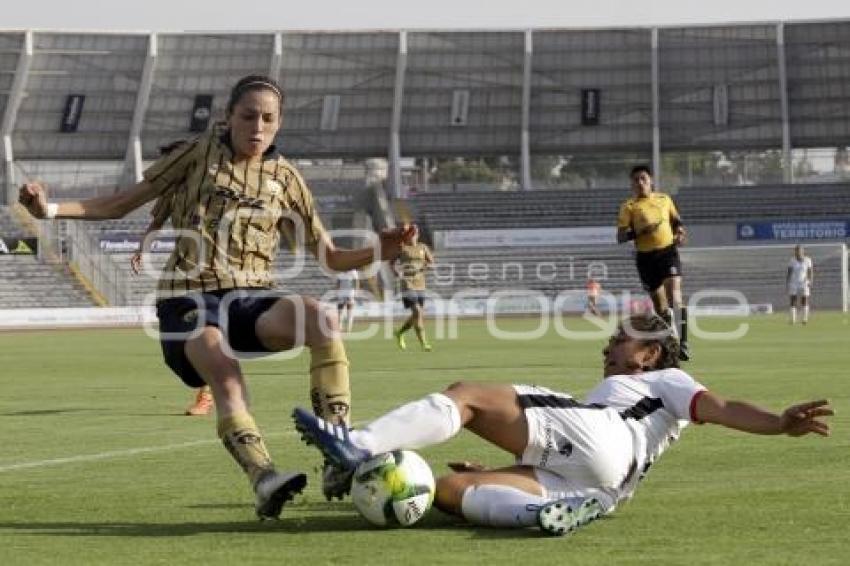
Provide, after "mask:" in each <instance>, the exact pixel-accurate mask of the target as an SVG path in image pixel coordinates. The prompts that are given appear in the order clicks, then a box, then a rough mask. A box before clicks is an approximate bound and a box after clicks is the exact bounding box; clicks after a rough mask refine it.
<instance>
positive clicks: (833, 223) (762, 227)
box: [738, 220, 850, 240]
mask: <svg viewBox="0 0 850 566" xmlns="http://www.w3.org/2000/svg"><path fill="white" fill-rule="evenodd" d="M848 234H850V221H848V220H815V221H791V222H739V223H738V239H739V240H842V239H845V238H847V235H848Z"/></svg>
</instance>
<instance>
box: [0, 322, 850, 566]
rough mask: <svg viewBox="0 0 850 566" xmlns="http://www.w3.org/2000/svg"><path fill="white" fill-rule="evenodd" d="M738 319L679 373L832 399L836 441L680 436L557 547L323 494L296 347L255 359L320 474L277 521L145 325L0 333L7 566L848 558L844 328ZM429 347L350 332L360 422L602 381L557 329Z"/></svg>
mask: <svg viewBox="0 0 850 566" xmlns="http://www.w3.org/2000/svg"><path fill="white" fill-rule="evenodd" d="M740 322H741V321H740V320H730V319H715V320H708V321H705V322H704V326H706V328H709V329H711V330H721V329H731V328H732V327H734V326H735V325H737V324H739V323H740ZM748 322H749V324H750V325H751V327H750V330H749V332H748V334H747V335H746V336H745V337H744V338H742V339H740V340H735V341H727V342H723V341H704V340H702V341H701V340H695V341H694V344H693V351H694V354H695V361H694V362H692V363H691V364H689V365H688V366H687V368H686V369H688V370H689V371H690V372H691V373H692V374H693V375H694V376H695V377H696V378H697V379H699V380H701V381H702V382H703V383H705V384H706V385H707V386H709V387H710V388H711V389H712V390H714V391H715V392H717V393H719V394H721V395H725V396H728V397H739V398H746V399H748V400H752V401H755V402H757V403H759V404H763V405H765V406H767V407H770V408H773V409H780V408H782V407H784V406H785V405H786V404H789V403H792V402H796V401H802V400H808V399H811V398H819V397H827V398H829V399H830V400H831V401H832V403H833V406H834V408H835V410H836V412H837V415H836V417H834V418H833V419H832V424H833V435H832V437H831V438H829V439H823V438H819V437H806V438H802V439H791V438H785V437H782V438H775V437H756V436H749V435H745V434H743V433H736V432H734V431H728V430H723V429H720V428H718V427H711V426H702V427H701V426H693V427H690V428H689V429H688V430H686V431H685V434H684V435H683V438H682V440H681V441H680V442H679V443H677V445H675V446H673V447H672V448H671V449H670V450H669V451H668V452H667V454H665V456H664V457H663V458H662V459H661V460H660V462H659V463H658V464H656V465H655V466H654V467H653V470H652V472H651V474H650V475H649V476H648V478H647V479H646V480H645V481H644V482H643V484H642V486H641V487H640V488H639V490H638V492H637V495H636V497H635V498H634V499H633V500H632V502H630V503H628V504H626V505H624V506H623V507H621V508H620V509H619V510H618V511H617V513H616V514H614V515H613V516H612V517H609V518H606V519H604V520H601V521H598V522H596V523H593V524H592V525H589V526H588V527H587V528H585V529H582V530H579V531H578V532H576V533H574V534H573V535H571V536H569V537H566V538H562V539H553V538H544V537H541V536H539V534H538V533H537V532H536V531H535V530H527V531H499V530H487V529H476V528H470V527H468V526H464V525H463V524H461V523H459V522H458V521H456V520H454V519H452V518H450V517H446V516H444V515H441V514H440V513H439V512H437V511H432V512H431V513H430V514H429V516H428V517H427V518H426V519H425V521H424V522H423V524H420V525H417V526H416V527H414V528H411V529H407V530H380V529H376V528H373V527H371V526H369V525H368V524H366V523H365V521H363V520H362V519H361V518H360V517H359V516H358V515H357V514H356V513H355V511H354V510H353V508H352V507H351V506H350V504H348V503H339V502H334V503H327V502H325V501H324V500H323V499H322V497H321V495H320V492H319V478H318V474H317V466H318V463H319V457H318V453H317V452H315V451H314V450H313V449H311V448H308V447H305V446H303V445H302V444H301V443H300V442H299V440H298V438H297V437H296V436H295V434H294V433H293V428H292V426H291V423H290V420H289V414H290V412H291V410H292V408H293V407H294V406H295V405H306V404H307V380H306V377H305V375H306V364H307V360H306V356H301V357H299V358H297V359H295V360H292V361H287V362H252V363H250V364H248V365H247V366H246V373H247V374H248V379H249V382H250V387H251V390H252V394H253V403H254V412H255V416H256V419H257V422H258V424H259V425H260V427H261V428H262V430H263V431H264V432H265V434H266V436H267V441H268V444H269V446H270V449H271V451H272V454H273V455H274V457H275V460H276V462H277V464H278V466H279V467H281V468H287V467H289V468H297V469H302V470H309V472H310V481H311V483H310V485H309V486H308V488H307V490H306V491H305V493H304V495H303V496H301V497H299V498H298V499H297V500H296V501H295V502H294V503H293V504H291V505H290V506H288V507H287V508H285V509H284V514H283V516H282V518H281V520H280V521H278V522H268V523H259V522H257V521H256V520H255V519H254V517H253V505H252V499H253V498H252V494H251V492H250V490H249V486H248V485H247V482H246V481H245V479H244V478H243V476H242V474H241V472H240V471H239V470H238V469H237V467H236V465H235V464H234V463H233V462H232V461H231V460H230V459H229V457H228V456H227V454H226V453H225V451H224V450H223V449H222V447H221V446H220V444H219V443H218V441H217V439H216V437H215V432H214V419H213V418H212V417H200V418H188V417H183V416H181V412H182V409H183V408H184V406H185V405H186V404H187V402H188V401H189V397H190V393H189V390H188V389H186V388H184V387H183V386H182V385H181V384H180V383H179V381H177V380H176V379H175V378H174V377H172V375H171V374H170V373H169V371H168V370H167V368H166V367H165V366H164V365H163V364H162V362H161V360H160V354H159V347H158V345H157V343H156V342H153V341H152V340H150V339H149V338H147V337H146V336H144V334H143V333H142V332H141V331H139V330H92V331H69V332H30V333H19V334H0V385H2V394H0V446H2V448H3V449H2V451H0V564H2V565H19V564H20V565H36V564H51V565H55V564H62V565H66V564H86V565H88V564H133V565H142V564H190V563H198V564H200V563H203V564H272V563H278V564H310V565H312V564H369V565H371V564H395V565H397V564H452V565H459V564H516V563H519V562H520V561H526V562H528V563H531V564H535V565H537V564H570V565H573V564H608V563H618V564H653V565H654V564H659V563H669V564H724V565H733V564H742V563H749V564H803V563H811V564H846V563H847V558H846V553H847V550H848V548H849V547H850V543H848V538H847V535H848V527H850V487H848V485H850V435H848V429H850V416H848V415H850V386H848V379H850V375H848V372H847V368H848V362H850V352H848V350H850V340H848V333H850V325H848V317H847V316H846V315H842V314H840V313H816V314H815V315H814V318H813V322H812V324H810V325H809V326H808V327H805V328H803V327H800V326H797V327H793V328H792V327H789V326H788V325H787V324H786V322H785V319H784V318H783V317H782V316H779V315H777V316H773V317H764V318H753V319H750V320H749V321H748ZM499 324H500V326H501V327H502V328H503V329H508V330H513V331H516V330H521V329H524V328H526V329H527V328H530V327H531V326H533V325H532V323H531V322H529V321H525V320H504V321H502V320H500V321H499ZM570 324H571V325H573V326H576V325H579V324H580V321H578V320H572V321H570ZM435 346H436V349H435V351H434V352H433V353H430V354H427V353H423V352H419V351H418V350H417V349H416V348H410V349H409V350H408V351H407V352H400V351H397V350H396V349H395V346H394V345H393V344H392V342H390V341H388V340H384V339H382V338H373V339H370V340H368V341H362V342H351V343H350V344H349V355H350V358H351V360H352V378H353V384H354V395H355V402H354V419H355V421H358V422H362V421H364V420H366V419H369V418H371V417H374V416H376V415H378V414H379V413H381V412H383V411H385V410H387V409H390V408H392V407H393V406H395V405H397V404H399V403H400V402H403V401H406V400H409V399H413V398H416V397H419V396H421V395H423V394H427V393H430V392H433V391H438V390H440V389H442V388H443V387H444V386H446V385H448V384H449V383H451V382H454V381H458V380H490V381H501V382H514V383H522V382H524V383H537V384H540V385H546V386H549V387H553V388H557V389H563V390H567V391H570V392H572V393H574V394H577V395H581V394H583V393H584V392H585V391H587V390H588V389H589V388H590V387H592V385H593V384H594V383H595V382H596V381H597V380H598V378H599V376H600V375H601V374H600V367H601V354H600V351H601V349H602V347H603V340H601V339H596V340H592V341H566V340H564V339H563V338H561V337H559V336H558V335H557V334H556V333H555V332H554V331H550V332H549V333H548V334H547V335H545V336H544V337H542V338H539V339H536V340H533V341H497V340H495V339H493V338H492V337H490V336H489V335H488V333H487V332H486V327H485V324H484V322H483V321H465V322H463V323H462V325H461V327H460V335H459V338H458V339H456V340H443V341H437V342H436V343H435ZM422 454H423V455H424V456H425V457H426V458H427V459H428V460H429V461H430V462H431V464H432V466H433V468H434V470H435V472H437V473H442V472H444V471H445V470H446V468H445V462H447V461H450V460H453V459H459V458H464V459H477V460H481V461H484V462H486V463H488V464H507V463H509V462H510V457H509V456H507V455H505V454H503V453H501V452H499V451H498V450H496V449H494V448H491V447H490V446H488V445H486V444H485V443H484V442H482V441H480V440H478V439H477V438H475V437H474V436H472V435H471V434H468V433H462V434H461V435H460V436H459V437H458V438H456V439H454V440H452V441H451V442H449V443H447V444H445V445H442V446H437V447H433V448H430V449H428V450H425V451H423V452H422Z"/></svg>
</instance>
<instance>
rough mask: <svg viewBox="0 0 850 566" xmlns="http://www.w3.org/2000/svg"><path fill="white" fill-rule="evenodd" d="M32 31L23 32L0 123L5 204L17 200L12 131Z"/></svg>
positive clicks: (30, 50) (26, 70)
mask: <svg viewBox="0 0 850 566" xmlns="http://www.w3.org/2000/svg"><path fill="white" fill-rule="evenodd" d="M32 36H33V34H32V31H29V30H28V31H26V32H24V42H23V46H22V49H21V53H20V55H19V56H18V65H17V67H16V68H15V78H14V79H13V80H12V87H11V88H10V89H9V98H8V99H7V101H6V111H5V112H3V123H2V125H0V139H2V142H3V164H4V166H5V168H6V177H5V179H6V186H5V187H3V198H4V199H5V202H6V204H12V203H14V202H15V201H17V194H16V188H15V186H16V185H17V183H16V181H15V151H14V147H13V145H12V132H13V131H14V130H15V122H16V121H17V119H18V109H19V108H20V106H21V100H23V98H24V87H25V86H26V84H27V78H28V77H29V72H30V65H31V64H32V58H33V42H32Z"/></svg>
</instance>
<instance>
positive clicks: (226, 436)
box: [218, 413, 274, 486]
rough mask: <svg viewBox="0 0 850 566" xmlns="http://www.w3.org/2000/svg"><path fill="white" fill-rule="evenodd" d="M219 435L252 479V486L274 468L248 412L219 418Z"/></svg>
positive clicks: (261, 437)
mask: <svg viewBox="0 0 850 566" xmlns="http://www.w3.org/2000/svg"><path fill="white" fill-rule="evenodd" d="M218 436H219V438H221V441H222V443H223V444H224V447H225V448H227V451H228V452H230V455H231V456H232V457H233V459H234V460H236V463H237V464H239V466H240V467H241V468H242V470H244V472H245V474H246V475H247V476H248V479H250V480H251V485H252V486H253V485H256V483H257V480H259V479H260V478H261V477H262V475H263V474H264V473H266V472H268V471H269V470H272V469H274V464H272V459H271V456H269V451H268V450H266V443H265V442H263V436H262V435H261V434H260V430H259V429H258V428H257V425H256V423H254V419H253V417H251V415H249V414H248V413H237V414H235V415H230V416H227V417H224V418H222V419H219V421H218Z"/></svg>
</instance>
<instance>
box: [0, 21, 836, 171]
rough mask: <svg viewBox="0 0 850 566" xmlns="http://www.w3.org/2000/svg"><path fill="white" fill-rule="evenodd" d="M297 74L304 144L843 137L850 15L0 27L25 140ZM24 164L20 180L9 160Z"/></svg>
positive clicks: (499, 149) (288, 123)
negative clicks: (202, 27)
mask: <svg viewBox="0 0 850 566" xmlns="http://www.w3.org/2000/svg"><path fill="white" fill-rule="evenodd" d="M258 72H259V73H264V74H269V75H271V76H272V77H275V78H277V79H278V80H279V81H280V83H281V84H282V86H283V88H284V90H285V92H286V98H287V100H286V110H285V114H284V121H283V127H282V130H281V133H280V138H281V139H280V140H279V142H280V143H281V146H282V147H283V149H284V152H285V154H287V155H288V156H291V157H294V158H341V157H342V158H345V157H350V158H367V157H381V156H386V157H389V159H390V163H391V171H392V175H391V184H392V183H395V184H398V182H399V181H400V172H399V159H400V156H401V155H407V156H481V155H518V156H519V157H520V162H521V169H522V179H521V181H522V184H523V185H524V186H529V185H530V182H531V180H530V156H531V155H533V154H547V155H548V154H552V155H559V154H577V153H596V152H598V153H605V152H634V153H640V154H644V155H652V156H653V161H654V162H655V163H656V164H658V163H659V162H660V155H661V152H662V151H665V152H666V151H702V150H706V151H714V150H738V149H741V150H746V149H751V150H761V149H781V150H782V151H783V152H784V154H785V156H786V158H788V157H789V156H790V151H791V149H792V148H807V147H834V146H839V145H846V143H847V140H848V139H850V21H845V20H834V21H816V22H794V23H782V22H779V23H774V22H771V23H747V24H728V25H727V24H724V25H701V26H661V27H652V28H647V27H635V28H606V29H541V30H515V31H490V30H488V31H440V30H411V31H365V32H360V31H358V32H345V31H339V32H314V31H310V32H290V31H286V32H273V31H270V32H257V33H245V32H239V33H223V32H221V33H219V32H210V33H194V32H193V33H132V32H127V33H124V32H121V33H108V32H90V33H89V32H77V31H73V32H70V31H69V32H63V31H5V32H0V116H2V124H0V136H2V142H3V143H2V147H3V155H4V161H5V165H6V166H5V167H4V171H7V172H8V171H11V170H12V168H11V164H12V163H13V162H14V160H16V159H50V160H88V159H91V160H119V161H120V160H123V161H125V163H126V166H127V170H128V171H129V172H130V173H131V174H132V175H135V176H136V177H138V175H139V173H140V171H141V166H142V160H143V159H147V158H152V157H155V156H156V155H157V148H158V147H159V146H160V145H162V144H163V143H165V142H169V141H173V140H175V139H181V138H188V137H191V136H193V135H195V134H194V133H193V132H192V131H191V130H192V129H193V127H194V129H195V130H197V129H198V128H199V126H201V127H203V126H205V125H206V124H207V123H208V119H215V118H216V117H222V116H223V114H224V105H225V103H226V100H227V95H228V91H229V89H230V87H231V86H232V85H233V84H234V83H235V82H236V80H238V79H239V78H240V77H242V76H244V75H246V74H249V73H258ZM6 177H7V179H6V182H7V183H9V182H11V179H10V178H9V177H11V176H10V175H6Z"/></svg>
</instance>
